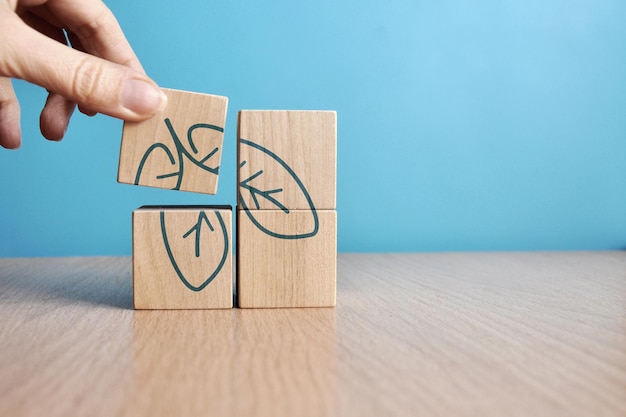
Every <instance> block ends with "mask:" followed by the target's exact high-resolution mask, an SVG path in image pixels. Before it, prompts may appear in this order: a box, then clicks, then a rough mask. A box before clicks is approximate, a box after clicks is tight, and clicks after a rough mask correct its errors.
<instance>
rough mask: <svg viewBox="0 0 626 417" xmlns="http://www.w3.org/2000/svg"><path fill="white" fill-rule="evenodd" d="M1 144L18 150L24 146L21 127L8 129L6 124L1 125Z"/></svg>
mask: <svg viewBox="0 0 626 417" xmlns="http://www.w3.org/2000/svg"><path fill="white" fill-rule="evenodd" d="M0 146H2V147H3V148H4V149H10V150H16V149H19V148H20V147H21V146H22V132H21V129H20V128H19V125H18V126H17V128H12V129H7V128H6V126H5V125H0Z"/></svg>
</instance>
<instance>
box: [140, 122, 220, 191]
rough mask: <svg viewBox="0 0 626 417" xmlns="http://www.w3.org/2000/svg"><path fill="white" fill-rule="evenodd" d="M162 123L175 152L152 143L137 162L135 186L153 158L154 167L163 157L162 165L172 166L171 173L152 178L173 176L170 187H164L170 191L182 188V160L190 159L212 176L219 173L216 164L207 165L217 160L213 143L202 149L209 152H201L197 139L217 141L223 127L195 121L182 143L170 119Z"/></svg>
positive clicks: (163, 178) (183, 169)
mask: <svg viewBox="0 0 626 417" xmlns="http://www.w3.org/2000/svg"><path fill="white" fill-rule="evenodd" d="M163 122H164V123H165V126H166V127H167V130H168V132H169V134H170V136H171V141H173V143H174V149H173V150H174V152H175V153H174V152H172V149H170V146H168V145H167V144H166V143H162V142H156V143H154V144H152V145H151V146H150V147H149V148H148V149H147V150H146V152H145V153H144V155H143V157H142V158H141V161H140V162H139V166H138V168H137V173H136V174H135V180H134V184H135V185H140V184H141V183H142V174H143V172H144V168H145V167H147V166H150V165H151V163H152V161H154V163H155V165H156V166H159V164H160V163H161V161H163V160H165V161H167V163H165V164H163V165H164V166H167V167H170V166H171V171H170V172H165V173H161V174H159V175H157V176H156V178H155V179H156V180H159V181H167V180H169V179H174V180H175V181H173V182H171V183H170V184H169V187H164V188H170V189H172V190H180V188H181V184H182V182H183V176H184V173H185V161H188V162H191V164H193V166H195V167H197V168H199V169H200V170H202V171H207V172H209V173H211V174H214V175H218V174H219V164H218V165H216V166H210V165H211V160H212V159H216V158H214V156H216V155H217V153H218V151H219V147H216V146H212V147H210V148H209V149H208V150H205V151H204V152H207V151H208V152H207V153H206V154H204V153H203V152H202V150H201V149H199V147H198V142H201V141H202V140H203V139H204V141H207V140H208V139H213V142H218V141H219V138H220V137H221V135H222V134H223V133H224V128H222V127H220V126H215V125H211V124H207V123H196V124H194V125H192V126H190V127H189V128H188V129H187V141H186V143H185V142H183V141H182V140H181V139H180V138H179V136H178V134H177V133H176V131H175V130H174V127H173V126H172V122H171V121H170V119H168V118H166V119H165V120H164V121H163ZM211 133H215V134H217V135H218V136H217V137H216V138H211ZM194 136H197V138H195V139H194ZM218 156H219V155H218ZM213 165H214V164H213Z"/></svg>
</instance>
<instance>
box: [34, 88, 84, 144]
mask: <svg viewBox="0 0 626 417" xmlns="http://www.w3.org/2000/svg"><path fill="white" fill-rule="evenodd" d="M75 107H76V104H75V103H74V102H72V101H70V100H68V99H67V98H65V97H63V96H60V95H58V94H54V93H51V94H50V95H49V96H48V99H47V100H46V104H45V106H44V108H43V110H42V111H41V116H40V117H39V128H40V130H41V134H42V135H43V137H44V138H46V139H48V140H51V141H55V142H57V141H60V140H61V139H63V137H64V136H65V132H66V131H67V127H68V125H69V122H70V117H71V116H72V113H73V112H74V108H75Z"/></svg>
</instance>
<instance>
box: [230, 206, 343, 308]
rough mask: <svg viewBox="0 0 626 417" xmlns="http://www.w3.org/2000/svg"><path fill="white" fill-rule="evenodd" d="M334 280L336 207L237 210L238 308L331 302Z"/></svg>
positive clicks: (325, 304)
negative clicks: (324, 208) (287, 209)
mask: <svg viewBox="0 0 626 417" xmlns="http://www.w3.org/2000/svg"><path fill="white" fill-rule="evenodd" d="M314 213H315V214H314ZM259 226H260V227H259ZM261 227H263V228H264V229H261ZM313 231H315V234H313ZM270 233H273V234H274V235H271V234H270ZM276 236H283V237H290V238H282V237H276ZM299 236H300V238H298V237H299ZM293 237H296V238H293ZM336 283H337V212H336V211H334V210H318V211H317V212H311V211H308V210H291V211H289V212H288V213H285V212H283V211H281V210H249V211H248V210H237V300H238V306H239V307H242V308H274V307H332V306H334V305H335V303H336Z"/></svg>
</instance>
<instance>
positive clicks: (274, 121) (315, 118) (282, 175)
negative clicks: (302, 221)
mask: <svg viewBox="0 0 626 417" xmlns="http://www.w3.org/2000/svg"><path fill="white" fill-rule="evenodd" d="M238 138H239V140H238V152H237V154H238V159H239V170H238V184H239V201H238V206H241V208H242V209H249V210H283V209H285V208H286V209H289V210H291V209H294V210H334V209H335V208H336V175H337V174H336V170H337V168H336V167H337V113H336V112H334V111H272V110H268V111H265V110H263V111H260V110H258V111H257V110H243V111H241V112H240V113H239V123H238Z"/></svg>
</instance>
